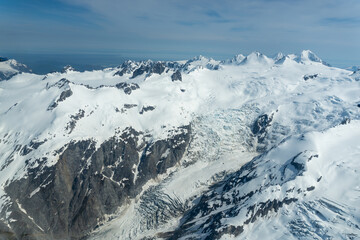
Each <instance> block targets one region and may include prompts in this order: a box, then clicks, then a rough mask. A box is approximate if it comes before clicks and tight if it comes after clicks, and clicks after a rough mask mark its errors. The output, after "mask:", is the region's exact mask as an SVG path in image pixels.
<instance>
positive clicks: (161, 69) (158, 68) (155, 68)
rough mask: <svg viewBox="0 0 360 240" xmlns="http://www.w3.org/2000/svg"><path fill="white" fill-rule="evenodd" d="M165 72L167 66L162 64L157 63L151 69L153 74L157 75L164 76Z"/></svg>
mask: <svg viewBox="0 0 360 240" xmlns="http://www.w3.org/2000/svg"><path fill="white" fill-rule="evenodd" d="M164 71H165V65H164V64H163V63H161V62H157V63H155V64H154V65H153V67H152V69H151V72H152V73H157V74H162V73H163V72H164Z"/></svg>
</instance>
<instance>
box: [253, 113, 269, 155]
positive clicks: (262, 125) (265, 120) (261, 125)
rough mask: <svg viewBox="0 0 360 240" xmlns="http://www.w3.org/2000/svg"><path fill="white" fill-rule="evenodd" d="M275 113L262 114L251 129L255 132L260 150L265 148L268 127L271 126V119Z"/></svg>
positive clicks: (257, 148)
mask: <svg viewBox="0 0 360 240" xmlns="http://www.w3.org/2000/svg"><path fill="white" fill-rule="evenodd" d="M272 118H273V115H270V116H269V115H267V114H263V115H260V116H259V117H258V118H257V119H256V120H255V122H254V124H253V126H252V128H251V131H252V133H253V134H254V136H256V138H255V139H256V141H257V143H256V144H257V146H256V150H257V151H258V152H261V151H264V150H265V147H266V145H265V142H264V141H265V139H266V136H267V131H266V130H267V128H268V127H269V126H270V124H271V121H272Z"/></svg>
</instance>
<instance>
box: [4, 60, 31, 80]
mask: <svg viewBox="0 0 360 240" xmlns="http://www.w3.org/2000/svg"><path fill="white" fill-rule="evenodd" d="M20 72H31V70H30V69H29V68H28V67H27V66H26V65H25V64H22V63H18V62H17V61H16V60H14V59H7V58H3V57H0V81H3V80H7V79H10V78H11V77H13V76H15V75H16V74H18V73H20Z"/></svg>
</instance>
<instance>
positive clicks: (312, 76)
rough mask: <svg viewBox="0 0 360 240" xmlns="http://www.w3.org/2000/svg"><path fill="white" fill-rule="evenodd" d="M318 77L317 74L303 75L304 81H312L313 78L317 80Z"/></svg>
mask: <svg viewBox="0 0 360 240" xmlns="http://www.w3.org/2000/svg"><path fill="white" fill-rule="evenodd" d="M318 76H319V74H312V75H311V74H306V75H304V80H305V81H307V80H309V79H314V78H317V77H318Z"/></svg>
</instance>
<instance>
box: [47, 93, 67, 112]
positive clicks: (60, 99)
mask: <svg viewBox="0 0 360 240" xmlns="http://www.w3.org/2000/svg"><path fill="white" fill-rule="evenodd" d="M71 95H73V92H72V91H71V89H67V90H64V91H63V92H61V94H60V97H59V98H58V99H57V100H56V101H55V102H54V103H52V104H51V105H50V106H49V107H48V109H47V110H53V109H54V108H56V107H57V106H58V105H59V103H60V102H63V101H65V100H66V99H67V98H69V97H71Z"/></svg>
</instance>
